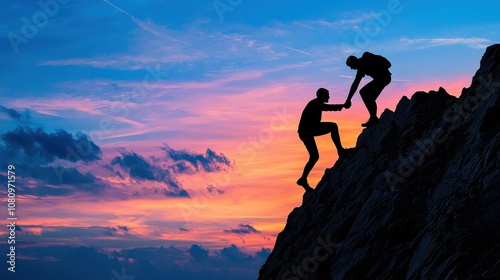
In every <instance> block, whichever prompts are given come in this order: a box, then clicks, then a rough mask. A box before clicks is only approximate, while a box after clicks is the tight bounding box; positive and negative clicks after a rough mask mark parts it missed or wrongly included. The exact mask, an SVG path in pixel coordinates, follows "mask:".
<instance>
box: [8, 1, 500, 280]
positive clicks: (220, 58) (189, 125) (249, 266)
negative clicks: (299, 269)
mask: <svg viewBox="0 0 500 280" xmlns="http://www.w3.org/2000/svg"><path fill="white" fill-rule="evenodd" d="M37 2H38V1H17V2H15V3H9V4H6V5H4V7H3V8H2V10H1V11H0V18H2V21H1V22H0V34H1V36H2V39H1V40H0V67H1V69H3V72H2V75H0V105H1V106H2V107H0V125H1V126H0V127H1V128H0V133H1V134H2V137H1V139H0V155H1V156H2V160H1V161H0V162H2V166H5V165H6V164H15V165H17V167H19V170H18V171H19V174H20V175H19V176H20V180H21V183H20V184H22V185H21V187H20V193H19V205H21V206H20V207H22V208H20V209H22V211H21V210H20V211H21V212H20V227H21V229H23V230H22V231H19V232H18V236H19V240H21V241H22V242H21V244H22V246H21V247H20V248H19V250H18V253H19V254H20V259H24V261H25V264H26V267H28V268H30V270H26V271H24V272H23V274H22V275H24V276H26V277H27V275H29V273H30V272H29V271H37V270H41V269H43V271H51V270H52V271H58V270H59V271H62V270H61V269H62V268H63V267H65V268H67V270H68V271H71V269H72V268H75V269H77V268H78V269H79V268H82V267H85V266H86V265H92V264H93V259H96V258H97V259H102V260H103V263H104V265H103V267H102V268H101V269H100V270H99V272H96V274H95V275H84V274H82V277H92V279H110V278H111V277H113V275H112V273H111V272H110V271H112V270H113V269H115V270H116V271H120V270H121V269H122V268H124V267H126V268H127V270H128V271H131V272H133V273H134V275H136V276H137V278H136V279H139V278H141V279H157V278H160V277H172V279H196V277H197V275H198V276H199V275H200V273H204V274H205V276H206V277H207V279H222V278H221V277H222V276H221V271H223V272H224V270H223V269H222V268H227V269H228V271H231V273H225V274H224V273H223V272H222V274H224V277H226V278H224V279H237V278H238V279H255V278H256V275H257V271H258V268H259V266H260V265H261V264H262V263H263V261H264V259H265V258H266V256H267V254H269V252H270V250H271V249H272V247H273V245H274V241H275V238H276V236H277V234H278V233H279V232H280V231H281V230H282V229H283V226H284V224H285V222H286V217H287V215H288V213H289V212H290V211H291V210H292V209H293V208H294V207H296V206H299V205H300V202H301V197H302V194H303V192H302V189H301V188H297V186H296V185H295V184H294V182H295V180H296V179H297V177H298V176H299V174H300V170H301V168H302V166H303V164H304V161H305V159H306V153H305V150H304V147H303V146H302V143H301V142H300V141H299V140H298V138H297V135H296V128H297V122H298V118H299V116H300V112H301V110H302V109H303V106H304V105H305V104H306V103H307V101H309V100H310V99H312V98H313V97H314V92H315V91H316V89H317V88H318V87H327V88H328V89H330V91H331V96H332V98H331V100H330V102H332V103H343V102H344V100H345V98H346V96H347V93H348V90H349V86H350V84H351V83H352V80H353V76H354V72H353V71H352V70H351V69H349V68H348V67H346V66H345V59H346V58H347V57H348V56H349V55H357V56H360V55H362V53H363V52H364V51H370V52H373V53H377V54H382V55H384V56H386V57H387V58H389V60H390V61H391V62H392V65H393V66H392V67H391V72H392V73H393V81H392V83H391V84H390V86H389V87H388V88H387V89H386V90H384V92H383V93H382V95H381V96H380V98H379V99H378V102H379V106H380V107H381V110H383V109H384V108H388V109H390V110H394V108H395V106H396V104H397V102H398V101H399V100H400V99H401V97H402V96H405V95H406V96H411V95H412V94H413V93H414V92H415V91H418V90H423V91H429V90H437V89H438V88H439V87H440V86H443V87H444V88H445V89H447V90H448V92H449V93H450V94H453V95H457V96H458V95H459V94H460V92H461V89H462V88H463V87H467V86H469V85H470V81H471V79H472V76H473V75H474V73H475V71H476V70H477V69H478V67H479V61H480V59H481V56H482V54H483V53H484V50H485V48H486V47H487V46H489V45H492V44H494V43H497V42H498V41H499V36H500V34H499V33H498V30H500V20H499V17H498V10H500V9H499V8H500V3H498V2H495V1H474V2H472V1H415V0H414V1H409V0H401V1H394V0H390V1H350V2H347V1H334V2H332V1H315V2H314V3H313V4H311V3H307V2H304V1H271V2H269V1H261V0H255V1H249V0H231V1H229V0H220V1H212V0H210V1H111V0H105V1H102V0H101V1H98V0H92V1H85V2H83V1H71V0H68V1H63V0H60V1H58V2H57V1H56V0H52V1H45V2H44V1H41V2H42V3H51V5H49V6H48V7H49V8H48V10H47V9H44V8H43V7H42V6H40V4H39V3H37ZM364 82H366V81H364ZM379 113H381V111H380V112H379ZM324 118H325V119H328V120H329V121H335V122H337V123H338V124H339V127H340V132H341V136H342V139H343V143H344V144H345V145H346V146H354V145H355V143H356V138H357V136H358V135H359V133H360V131H361V129H362V128H361V127H360V126H359V124H360V123H362V122H364V121H366V119H367V112H366V109H365V108H364V106H363V105H362V102H361V100H360V98H359V96H358V95H357V94H356V95H355V97H354V99H353V107H352V109H350V110H344V111H342V112H339V113H336V114H325V116H324ZM81 141H83V142H85V143H91V144H92V145H90V146H89V147H92V151H91V152H89V154H87V155H85V156H83V155H82V154H80V158H78V159H77V160H75V158H71V156H74V155H73V154H71V153H68V154H65V153H66V152H65V150H64V148H65V147H72V148H75V149H78V147H79V146H78V145H79V143H82V142H81ZM318 145H319V146H320V153H321V154H324V155H325V156H322V157H321V159H320V162H318V164H317V165H316V166H315V169H314V170H313V172H312V173H311V177H310V182H317V181H319V179H320V178H321V176H322V175H323V172H324V170H325V168H327V167H331V165H332V163H333V162H334V161H335V159H336V156H333V157H331V156H328V155H332V154H336V153H335V150H334V148H333V145H332V144H331V143H330V142H329V140H328V139H322V140H318ZM54 170H56V171H57V170H58V171H59V172H64V173H65V174H66V176H67V177H65V178H64V179H62V180H61V179H59V181H58V179H57V177H56V176H55V175H57V174H54V173H53V171H54ZM4 176H6V172H5V171H2V170H0V178H4ZM269 182H272V184H273V186H272V187H270V186H269ZM0 195H1V198H2V201H4V200H5V199H4V198H6V195H5V193H4V192H0ZM2 230H3V231H1V230H0V236H2V237H4V236H6V234H7V232H6V231H5V229H2ZM0 244H2V246H0V249H1V250H2V252H3V251H5V250H6V247H5V242H3V240H0ZM79 246H84V247H81V248H79ZM160 246H163V248H162V247H160ZM75 248H76V249H75ZM78 248H79V249H78ZM165 248H167V249H165ZM134 250H135V251H134ZM113 251H115V252H114V253H113ZM151 252H154V253H151ZM2 254H3V253H2ZM152 256H159V257H158V259H155V258H154V257H152ZM115 257H116V258H117V259H113V258H115ZM79 258H80V259H81V260H82V261H81V262H80V263H79V262H78V261H76V260H78V259H79ZM162 262H168V263H169V265H168V266H167V267H164V268H161V266H162V264H163V263H162ZM138 263H140V264H141V265H138ZM151 266H152V267H154V268H155V269H156V270H154V271H155V272H154V273H153V272H151V271H153V270H148V269H146V268H147V267H151ZM19 269H23V268H21V267H20V268H19ZM68 271H66V270H65V271H64V273H66V274H60V275H59V278H57V276H55V277H56V278H55V279H65V278H64V277H67V275H68V274H67V273H69V272H68ZM1 273H4V271H3V270H2V272H1ZM61 273H62V272H61ZM243 276H245V277H247V278H244V277H243ZM155 277H157V278H155ZM176 277H180V278H176ZM190 277H191V278H190ZM210 277H212V278H210ZM75 279H76V278H75ZM87 279H89V278H87Z"/></svg>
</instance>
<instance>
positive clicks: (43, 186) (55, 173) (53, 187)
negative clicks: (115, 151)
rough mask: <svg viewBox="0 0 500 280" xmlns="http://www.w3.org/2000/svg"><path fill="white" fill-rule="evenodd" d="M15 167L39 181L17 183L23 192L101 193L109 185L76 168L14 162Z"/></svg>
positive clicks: (55, 194) (40, 195)
mask: <svg viewBox="0 0 500 280" xmlns="http://www.w3.org/2000/svg"><path fill="white" fill-rule="evenodd" d="M16 169H18V170H22V172H23V176H24V177H25V178H33V179H36V180H38V181H39V183H37V184H36V185H31V184H29V185H28V184H26V185H19V186H18V188H19V189H20V190H21V192H22V193H23V194H26V195H35V196H39V197H44V196H66V195H70V194H72V193H74V192H76V191H83V192H87V193H91V194H101V193H102V192H103V191H104V190H105V189H107V188H109V187H110V186H109V185H108V184H107V183H105V182H104V181H102V180H101V179H99V178H96V177H95V176H94V175H92V174H91V173H89V172H87V173H81V172H80V171H79V170H77V169H76V168H72V167H71V168H67V167H64V166H60V165H57V166H52V167H48V166H38V165H29V164H16Z"/></svg>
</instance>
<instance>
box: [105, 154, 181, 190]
mask: <svg viewBox="0 0 500 280" xmlns="http://www.w3.org/2000/svg"><path fill="white" fill-rule="evenodd" d="M111 164H112V165H115V164H118V165H120V166H121V167H122V168H123V169H125V170H127V171H128V173H129V175H130V177H132V178H135V179H140V180H156V178H155V176H154V175H153V170H152V169H153V167H152V166H151V165H150V164H149V163H148V162H147V161H146V160H145V159H144V158H143V157H141V156H140V155H138V154H136V153H134V152H131V153H122V156H117V157H115V158H114V159H113V160H112V161H111ZM175 187H177V186H175Z"/></svg>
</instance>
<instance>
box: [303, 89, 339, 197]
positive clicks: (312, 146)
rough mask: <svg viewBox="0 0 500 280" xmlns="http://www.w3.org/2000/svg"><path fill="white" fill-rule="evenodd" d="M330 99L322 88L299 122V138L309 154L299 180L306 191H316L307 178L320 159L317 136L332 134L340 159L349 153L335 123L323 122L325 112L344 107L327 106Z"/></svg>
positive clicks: (310, 102)
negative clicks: (343, 144)
mask: <svg viewBox="0 0 500 280" xmlns="http://www.w3.org/2000/svg"><path fill="white" fill-rule="evenodd" d="M329 99H330V93H329V92H328V90H327V89H324V88H320V89H318V91H317V92H316V98H315V99H313V100H311V101H309V103H307V106H306V107H305V108H304V111H303V112H302V116H301V117H300V122H299V129H298V133H299V138H300V140H302V142H304V145H305V146H306V149H307V152H308V153H309V161H308V162H307V163H306V165H305V167H304V172H303V173H302V177H300V179H299V180H297V185H299V186H302V187H303V188H304V189H305V190H306V191H312V190H314V189H313V188H311V186H309V183H308V182H307V176H309V173H310V172H311V170H312V168H313V167H314V165H315V164H316V162H317V161H318V159H319V152H318V147H317V146H316V141H315V140H314V137H315V136H319V135H325V134H328V133H330V134H331V137H332V141H333V143H334V144H335V147H336V148H337V152H338V154H339V157H344V156H346V155H347V153H348V152H349V151H348V150H347V149H344V147H342V143H341V142H340V135H339V129H338V126H337V124H336V123H334V122H321V115H322V112H323V111H340V110H342V108H343V107H344V105H343V104H325V103H327V102H328V100H329Z"/></svg>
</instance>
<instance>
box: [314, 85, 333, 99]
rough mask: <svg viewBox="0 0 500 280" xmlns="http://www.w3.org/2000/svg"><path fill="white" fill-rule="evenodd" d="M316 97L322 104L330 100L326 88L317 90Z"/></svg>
mask: <svg viewBox="0 0 500 280" xmlns="http://www.w3.org/2000/svg"><path fill="white" fill-rule="evenodd" d="M316 97H318V98H319V99H321V100H322V101H323V102H328V100H329V99H330V92H329V91H328V90H327V89H326V88H319V89H318V90H317V91H316Z"/></svg>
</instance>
